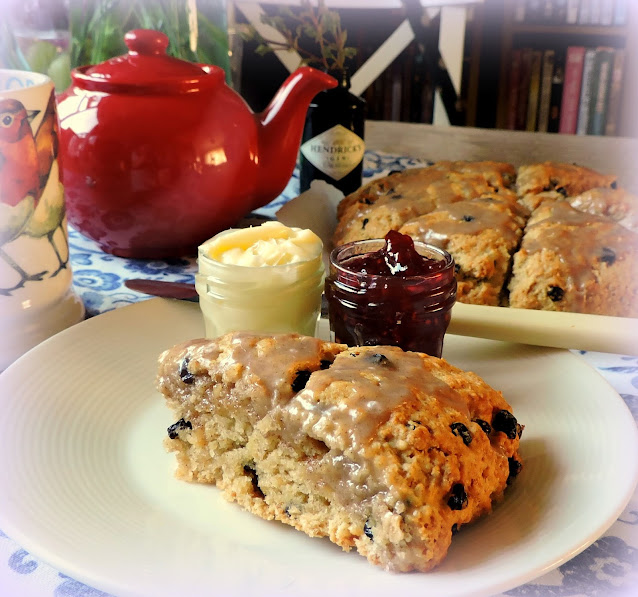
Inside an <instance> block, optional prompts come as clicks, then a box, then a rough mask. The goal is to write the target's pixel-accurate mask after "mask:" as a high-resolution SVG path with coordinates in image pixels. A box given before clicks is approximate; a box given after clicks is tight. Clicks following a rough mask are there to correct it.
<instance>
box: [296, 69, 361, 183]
mask: <svg viewBox="0 0 638 597" xmlns="http://www.w3.org/2000/svg"><path fill="white" fill-rule="evenodd" d="M329 74H330V75H332V76H333V77H335V79H337V80H338V81H339V85H338V86H337V87H335V88H334V89H329V90H327V91H322V92H321V93H318V94H317V95H316V96H315V98H314V99H313V100H312V103H311V104H310V107H309V108H308V114H307V116H306V123H305V125H304V131H303V136H302V139H301V151H300V192H302V193H303V192H304V191H306V190H308V188H310V182H311V181H313V180H317V179H319V180H325V181H326V182H328V183H330V184H331V185H333V186H334V187H336V188H338V189H339V190H340V191H342V192H343V193H344V194H345V195H347V194H348V193H352V192H353V191H356V190H357V189H358V188H359V187H360V186H361V177H362V174H363V153H364V151H365V143H364V120H365V104H366V103H365V101H364V100H362V99H361V98H359V97H357V96H356V95H354V94H352V93H350V91H349V89H350V75H349V74H348V71H347V70H338V71H334V70H331V71H329Z"/></svg>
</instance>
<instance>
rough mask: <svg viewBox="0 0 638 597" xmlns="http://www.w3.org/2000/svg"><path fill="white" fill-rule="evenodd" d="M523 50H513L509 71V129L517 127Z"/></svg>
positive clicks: (507, 124) (507, 125)
mask: <svg viewBox="0 0 638 597" xmlns="http://www.w3.org/2000/svg"><path fill="white" fill-rule="evenodd" d="M521 54H522V51H521V50H518V49H516V50H513V51H512V54H511V64H510V72H509V96H508V101H507V123H506V127H507V128H508V129H509V130H512V131H513V130H514V129H516V111H517V108H518V106H517V104H518V92H519V87H520V85H521Z"/></svg>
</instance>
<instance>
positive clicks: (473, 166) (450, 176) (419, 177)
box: [337, 161, 516, 220]
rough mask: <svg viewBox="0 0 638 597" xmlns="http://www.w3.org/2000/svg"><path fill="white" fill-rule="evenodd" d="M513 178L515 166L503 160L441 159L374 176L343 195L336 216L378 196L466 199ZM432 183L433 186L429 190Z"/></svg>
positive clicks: (501, 186) (502, 187) (503, 186)
mask: <svg viewBox="0 0 638 597" xmlns="http://www.w3.org/2000/svg"><path fill="white" fill-rule="evenodd" d="M515 178H516V169H515V168H514V166H512V165H511V164H507V163H503V162H489V161H486V162H469V161H455V162H453V161H440V162H435V163H434V164H432V165H430V166H426V167H423V168H406V169H405V170H401V171H395V172H392V173H390V174H389V175H387V176H383V177H380V178H376V179H375V180H372V181H370V182H369V183H367V184H365V185H364V186H362V187H361V188H360V189H358V190H357V191H355V192H354V193H351V194H350V195H347V196H346V197H344V199H343V200H342V201H341V202H340V204H339V205H338V206H337V219H338V220H341V219H342V218H343V216H344V213H345V211H346V210H347V209H348V208H350V207H351V206H352V205H360V206H365V205H372V204H373V203H375V202H376V201H377V200H378V199H379V198H381V197H392V196H393V198H395V199H400V198H403V199H408V200H411V199H419V200H422V199H424V198H426V197H425V195H427V196H429V197H432V198H434V199H437V200H438V201H439V202H442V201H454V200H459V199H469V198H471V197H477V196H479V195H481V194H483V193H493V192H500V191H501V190H505V189H510V188H511V187H512V186H513V184H514V181H515ZM432 185H434V186H435V187H436V188H433V189H431V190H430V191H428V188H429V187H431V186H432Z"/></svg>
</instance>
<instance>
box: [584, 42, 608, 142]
mask: <svg viewBox="0 0 638 597" xmlns="http://www.w3.org/2000/svg"><path fill="white" fill-rule="evenodd" d="M613 64H614V50H613V48H598V49H597V50H596V63H595V65H594V75H593V76H594V81H595V82H596V84H595V85H594V87H593V89H592V98H591V103H590V108H589V125H588V127H587V133H588V134H589V135H604V134H605V118H606V116H607V104H608V102H607V98H608V97H609V84H610V82H611V71H612V68H613Z"/></svg>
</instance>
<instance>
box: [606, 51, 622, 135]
mask: <svg viewBox="0 0 638 597" xmlns="http://www.w3.org/2000/svg"><path fill="white" fill-rule="evenodd" d="M624 68H625V50H623V49H617V50H616V51H615V52H614V64H613V67H612V71H611V83H610V85H609V99H608V103H607V120H606V122H605V135H610V136H614V135H616V133H617V127H618V116H619V113H620V96H621V94H622V81H623V76H624V74H625V73H624Z"/></svg>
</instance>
